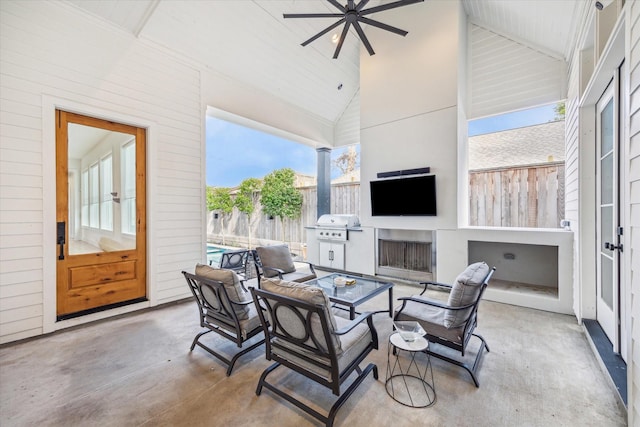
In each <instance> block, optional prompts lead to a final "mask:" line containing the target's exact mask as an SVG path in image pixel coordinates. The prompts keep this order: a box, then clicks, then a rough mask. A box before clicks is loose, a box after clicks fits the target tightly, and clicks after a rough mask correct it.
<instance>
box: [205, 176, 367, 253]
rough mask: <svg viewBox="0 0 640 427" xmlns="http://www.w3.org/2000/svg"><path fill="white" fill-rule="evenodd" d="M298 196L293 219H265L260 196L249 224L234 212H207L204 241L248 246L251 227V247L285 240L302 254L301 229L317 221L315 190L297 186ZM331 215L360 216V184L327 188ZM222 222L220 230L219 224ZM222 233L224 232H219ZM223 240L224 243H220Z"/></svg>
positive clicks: (243, 216)
mask: <svg viewBox="0 0 640 427" xmlns="http://www.w3.org/2000/svg"><path fill="white" fill-rule="evenodd" d="M298 190H299V191H300V192H301V193H302V214H301V215H300V218H298V219H295V220H289V219H285V220H284V221H280V219H277V218H274V219H269V218H268V217H267V216H266V215H265V214H263V213H262V206H261V205H260V202H259V200H260V196H259V195H258V196H257V197H256V204H255V211H254V213H253V215H252V216H251V225H249V224H248V221H247V216H246V215H245V214H243V213H241V212H240V211H238V210H237V209H235V208H234V209H233V212H232V213H231V214H230V215H225V216H224V218H222V217H221V215H218V216H217V218H216V215H215V213H214V212H209V213H208V217H207V239H208V241H209V242H211V243H217V244H225V245H229V246H238V247H248V246H249V237H248V236H249V227H251V245H250V246H252V247H255V246H257V245H266V244H273V243H277V242H282V241H285V242H287V243H288V244H289V246H290V247H291V249H292V251H294V252H298V253H302V252H303V248H304V244H305V243H306V241H307V234H306V233H307V230H306V229H305V227H307V226H312V225H315V223H316V221H317V220H318V218H317V200H318V195H317V191H316V187H315V186H313V187H300V188H298ZM331 212H332V213H336V214H354V215H357V216H358V217H359V216H360V183H359V182H355V183H346V184H334V185H332V186H331ZM223 221H224V230H223V228H222V224H223ZM223 231H224V232H223ZM223 240H224V243H223Z"/></svg>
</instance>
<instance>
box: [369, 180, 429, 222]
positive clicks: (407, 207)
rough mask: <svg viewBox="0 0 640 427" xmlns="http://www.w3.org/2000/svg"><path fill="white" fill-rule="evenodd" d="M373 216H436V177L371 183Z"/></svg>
mask: <svg viewBox="0 0 640 427" xmlns="http://www.w3.org/2000/svg"><path fill="white" fill-rule="evenodd" d="M370 187H371V215H372V216H435V215H436V176H435V175H425V176H417V177H411V178H407V177H405V178H393V179H384V180H379V181H371V183H370Z"/></svg>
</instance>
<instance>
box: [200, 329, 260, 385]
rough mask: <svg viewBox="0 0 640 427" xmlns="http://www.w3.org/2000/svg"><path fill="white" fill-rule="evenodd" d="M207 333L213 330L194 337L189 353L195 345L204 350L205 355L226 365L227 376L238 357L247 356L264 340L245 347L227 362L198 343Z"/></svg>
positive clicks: (224, 358) (220, 355) (218, 354)
mask: <svg viewBox="0 0 640 427" xmlns="http://www.w3.org/2000/svg"><path fill="white" fill-rule="evenodd" d="M209 332H213V330H208V331H203V332H200V333H199V334H198V335H196V337H195V338H194V340H193V343H192V344H191V351H193V349H194V348H195V346H196V345H197V346H198V347H200V348H202V349H203V350H205V351H206V352H207V353H209V354H211V355H212V356H214V357H216V358H217V359H218V360H220V361H221V362H223V363H224V364H225V365H227V376H230V375H231V371H232V370H233V365H234V364H235V363H236V361H237V360H238V358H239V357H240V356H243V355H245V354H247V353H248V352H250V351H251V350H253V349H255V348H256V347H259V346H260V345H262V344H264V339H262V340H260V341H258V342H256V343H255V344H252V345H250V346H249V347H247V348H245V349H243V350H241V351H239V352H238V353H236V354H234V356H233V357H232V358H231V360H229V359H227V358H226V357H225V356H223V355H222V354H220V353H218V352H216V351H215V350H213V349H212V348H211V347H208V346H206V345H204V344H202V343H201V342H199V341H198V340H199V339H200V337H201V336H203V335H204V334H208V333H209Z"/></svg>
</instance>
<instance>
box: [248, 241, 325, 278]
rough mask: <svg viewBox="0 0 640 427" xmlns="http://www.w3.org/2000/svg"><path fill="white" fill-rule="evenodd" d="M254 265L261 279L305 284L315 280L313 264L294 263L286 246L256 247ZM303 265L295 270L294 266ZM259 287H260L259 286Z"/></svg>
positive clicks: (304, 262)
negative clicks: (266, 278) (277, 279)
mask: <svg viewBox="0 0 640 427" xmlns="http://www.w3.org/2000/svg"><path fill="white" fill-rule="evenodd" d="M254 263H255V265H256V272H257V275H258V282H259V281H260V280H261V277H277V278H279V279H281V280H287V281H290V282H299V283H302V282H306V281H308V280H312V279H315V278H316V277H317V276H316V271H315V269H314V268H313V264H311V263H308V262H306V261H296V262H295V263H294V261H293V257H292V256H291V251H290V250H289V246H288V245H272V246H258V247H256V249H255V251H254ZM296 263H297V264H299V265H300V264H303V266H300V268H299V269H298V268H296V265H295V264H296ZM259 286H260V285H259Z"/></svg>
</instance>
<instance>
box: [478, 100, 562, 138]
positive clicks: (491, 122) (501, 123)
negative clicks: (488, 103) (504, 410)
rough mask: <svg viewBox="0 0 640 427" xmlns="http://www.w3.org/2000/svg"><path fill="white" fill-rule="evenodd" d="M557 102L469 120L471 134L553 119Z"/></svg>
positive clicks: (518, 126) (480, 133)
mask: <svg viewBox="0 0 640 427" xmlns="http://www.w3.org/2000/svg"><path fill="white" fill-rule="evenodd" d="M555 106H556V104H550V105H544V106H542V107H536V108H532V109H529V110H522V111H515V112H513V113H507V114H502V115H500V116H493V117H487V118H483V119H478V120H472V121H470V122H469V136H475V135H482V134H485V133H492V132H498V131H501V130H507V129H515V128H521V127H524V126H531V125H538V124H540V123H547V122H550V121H553V119H554V117H555V111H553V109H554V107H555Z"/></svg>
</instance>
